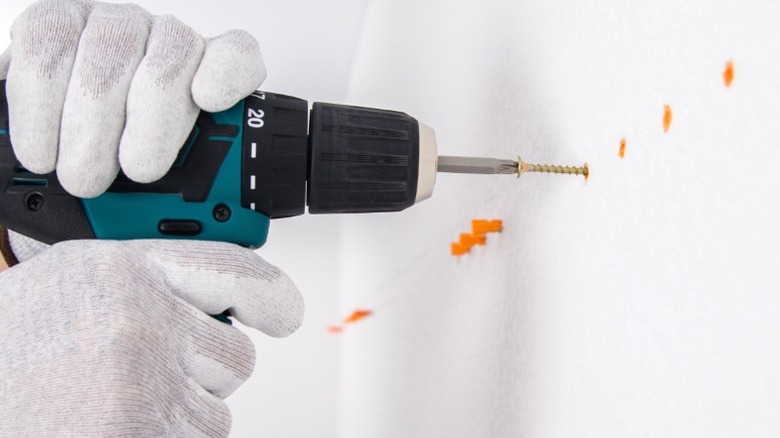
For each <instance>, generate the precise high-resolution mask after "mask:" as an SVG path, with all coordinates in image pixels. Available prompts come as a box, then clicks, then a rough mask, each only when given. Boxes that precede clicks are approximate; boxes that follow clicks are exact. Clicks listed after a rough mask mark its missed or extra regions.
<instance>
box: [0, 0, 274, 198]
mask: <svg viewBox="0 0 780 438" xmlns="http://www.w3.org/2000/svg"><path fill="white" fill-rule="evenodd" d="M11 38H12V44H11V47H10V48H9V50H8V51H7V52H6V53H5V54H4V55H3V56H2V59H0V78H3V77H5V76H6V72H7V85H6V91H7V95H8V106H9V123H10V127H11V129H10V135H11V142H12V143H13V145H14V152H15V153H16V156H17V158H18V159H19V161H20V162H21V163H22V164H23V165H24V166H25V167H27V168H28V169H29V170H31V171H33V172H35V173H39V174H45V173H49V172H52V171H54V170H55V168H56V170H57V174H58V176H59V179H60V182H61V183H62V185H63V187H64V188H65V189H66V190H67V191H68V192H70V193H71V194H73V195H76V196H79V197H95V196H98V195H100V194H101V193H102V192H104V191H105V190H106V189H107V188H108V186H109V185H110V184H111V182H112V181H113V180H114V178H115V177H116V176H117V173H118V172H119V169H120V164H121V169H122V170H123V171H124V173H125V174H126V175H127V176H128V177H129V178H130V179H132V180H134V181H137V182H152V181H155V180H157V179H159V178H161V177H163V176H164V175H165V174H166V173H167V171H168V170H169V169H170V167H171V165H172V164H173V162H174V160H175V159H176V156H177V154H178V152H179V149H180V148H181V146H182V145H183V144H184V143H185V141H186V139H187V137H188V135H189V133H190V131H191V130H192V127H193V125H194V123H195V120H196V119H197V116H198V113H199V111H200V110H201V109H204V110H206V111H211V112H216V111H222V110H225V109H228V108H230V107H232V106H233V105H234V104H236V103H237V102H238V101H239V100H240V99H242V98H243V97H245V96H247V95H249V94H250V93H251V92H252V91H254V90H255V89H257V88H258V87H259V86H260V84H261V83H262V82H263V80H265V76H266V71H265V66H264V64H263V60H262V57H261V55H260V49H259V46H258V44H257V41H255V39H254V38H253V37H252V36H251V35H249V34H248V33H246V32H244V31H230V32H227V33H225V34H224V35H222V36H219V37H216V38H213V39H204V38H203V37H201V36H200V35H198V34H197V33H196V32H195V31H193V30H192V29H190V28H189V27H187V26H186V25H184V24H183V23H181V22H180V21H178V20H177V19H176V18H174V17H172V16H153V15H151V14H149V13H148V12H146V11H145V10H143V9H141V8H140V7H138V6H135V5H118V4H108V3H100V2H95V1H91V0H41V1H39V2H37V3H35V4H33V5H32V6H31V7H30V8H28V9H27V10H26V11H25V12H24V13H23V14H22V15H21V16H20V17H19V18H17V20H16V21H15V23H14V25H13V28H12V31H11Z"/></svg>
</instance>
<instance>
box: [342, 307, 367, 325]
mask: <svg viewBox="0 0 780 438" xmlns="http://www.w3.org/2000/svg"><path fill="white" fill-rule="evenodd" d="M373 314H374V312H372V311H370V310H366V309H358V310H355V311H354V312H352V314H351V315H349V316H348V317H347V318H346V319H345V320H344V323H345V324H353V323H356V322H358V321H360V320H362V319H366V318H368V317H369V316H371V315H373Z"/></svg>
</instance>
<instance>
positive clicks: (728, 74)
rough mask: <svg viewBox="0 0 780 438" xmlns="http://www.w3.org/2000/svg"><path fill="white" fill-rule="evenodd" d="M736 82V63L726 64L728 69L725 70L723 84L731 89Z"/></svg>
mask: <svg viewBox="0 0 780 438" xmlns="http://www.w3.org/2000/svg"><path fill="white" fill-rule="evenodd" d="M733 80H734V61H729V62H727V63H726V69H725V70H723V82H724V83H725V84H726V88H728V87H731V81H733Z"/></svg>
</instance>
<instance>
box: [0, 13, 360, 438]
mask: <svg viewBox="0 0 780 438" xmlns="http://www.w3.org/2000/svg"><path fill="white" fill-rule="evenodd" d="M134 3H137V4H140V5H141V6H143V7H145V8H146V9H147V10H149V11H151V12H152V13H156V14H173V15H175V16H177V17H178V18H179V19H181V20H182V21H183V22H185V23H187V24H189V25H190V26H191V27H193V28H194V29H195V30H197V31H198V32H200V33H202V34H203V35H207V36H214V35H217V34H220V33H222V32H224V31H226V30H228V29H233V28H243V29H247V30H248V31H250V32H251V33H252V34H253V35H255V36H256V37H257V39H258V41H260V45H261V47H262V48H263V55H264V59H265V63H266V66H267V68H268V79H267V80H266V82H265V84H264V85H263V89H265V90H269V91H274V92H280V93H286V94H290V95H293V96H298V97H301V98H304V99H307V100H309V101H313V100H325V101H336V102H340V101H343V100H344V98H345V93H346V90H347V85H348V80H349V72H350V68H351V65H352V57H353V55H354V51H355V50H356V48H357V40H358V36H359V33H360V25H361V20H362V17H363V14H364V13H365V5H366V0H336V1H329V2H327V3H325V2H319V1H315V0H299V1H291V2H279V1H271V0H262V1H254V2H251V3H248V2H245V1H240V0H221V1H218V2H191V1H183V0H154V1H152V0H135V1H134ZM29 4H32V1H27V0H4V1H3V3H2V8H0V47H2V48H4V47H5V46H7V44H8V43H9V38H8V31H9V30H10V27H11V23H12V22H13V20H14V19H15V18H16V17H17V16H18V15H19V13H21V12H22V10H24V8H26V7H27V6H28V5H29ZM247 232H248V233H251V232H252V230H247ZM339 235H340V225H339V220H338V218H337V217H332V216H331V217H302V218H294V219H285V220H281V221H275V222H274V223H272V225H271V235H270V237H269V243H268V244H267V245H266V246H265V247H263V248H262V249H261V250H260V251H259V254H261V255H262V256H264V257H265V258H266V259H267V260H269V261H270V262H272V263H274V264H276V265H278V266H279V267H281V268H282V269H283V270H285V271H286V272H287V273H288V274H289V275H290V276H291V277H292V278H293V280H294V281H295V282H296V284H297V285H298V287H299V288H300V289H301V292H302V293H303V296H304V298H305V300H306V320H305V322H304V325H303V327H302V328H301V329H300V330H299V331H298V332H297V333H295V334H294V335H293V336H291V337H290V338H287V339H283V340H277V339H271V338H268V337H266V336H263V335H262V334H260V333H256V332H254V331H250V332H249V333H250V336H251V337H252V339H253V341H254V342H255V345H256V350H257V366H256V368H255V373H254V375H253V376H252V378H251V379H250V380H249V381H248V382H247V383H246V384H245V385H244V386H243V387H241V388H240V389H239V390H238V391H237V392H236V393H235V394H233V395H232V396H231V397H230V398H229V399H228V405H229V406H230V408H231V410H232V413H233V431H232V434H231V436H232V437H257V436H284V437H318V438H319V437H328V436H335V433H336V422H337V408H338V394H337V389H338V383H337V378H338V365H339V347H338V345H339V338H337V337H333V336H330V335H328V334H327V332H326V327H327V325H328V324H330V323H331V322H332V319H333V318H334V317H335V316H336V315H338V299H339V271H338V270H339V263H338V259H337V258H336V257H334V253H337V252H338V251H337V249H336V248H337V247H338V244H339V242H340V238H339ZM215 293H219V291H215ZM1 430H2V427H1V426H0V431H1ZM0 434H1V432H0Z"/></svg>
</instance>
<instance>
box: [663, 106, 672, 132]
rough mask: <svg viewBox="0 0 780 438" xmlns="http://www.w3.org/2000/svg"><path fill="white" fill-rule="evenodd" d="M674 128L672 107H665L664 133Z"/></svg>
mask: <svg viewBox="0 0 780 438" xmlns="http://www.w3.org/2000/svg"><path fill="white" fill-rule="evenodd" d="M671 126H672V107H670V106H669V105H664V132H669V128H670V127H671Z"/></svg>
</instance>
